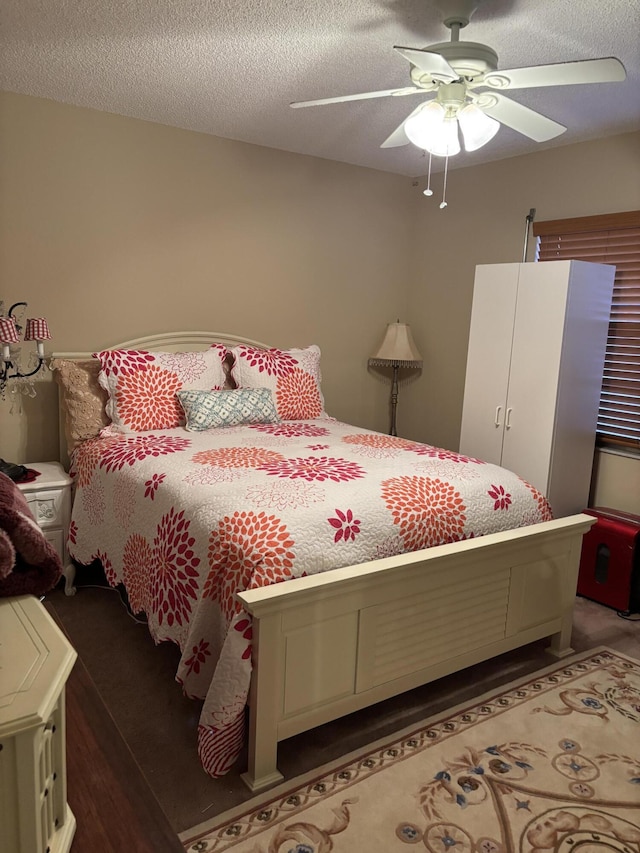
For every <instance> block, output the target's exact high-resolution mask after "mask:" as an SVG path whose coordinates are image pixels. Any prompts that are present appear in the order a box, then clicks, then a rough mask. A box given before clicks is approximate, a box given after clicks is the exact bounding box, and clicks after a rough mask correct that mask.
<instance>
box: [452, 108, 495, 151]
mask: <svg viewBox="0 0 640 853" xmlns="http://www.w3.org/2000/svg"><path fill="white" fill-rule="evenodd" d="M458 122H459V123H460V130H461V131H462V139H463V140H464V147H465V150H466V151H477V150H478V148H482V146H483V145H486V144H487V142H490V141H491V140H492V139H493V137H494V136H495V135H496V133H497V132H498V130H499V129H500V122H498V121H496V120H495V119H494V118H491V117H490V116H488V115H487V114H486V113H484V112H482V110H481V109H480V108H479V107H477V106H476V105H475V104H467V105H466V106H465V107H463V108H462V109H461V110H460V112H459V113H458Z"/></svg>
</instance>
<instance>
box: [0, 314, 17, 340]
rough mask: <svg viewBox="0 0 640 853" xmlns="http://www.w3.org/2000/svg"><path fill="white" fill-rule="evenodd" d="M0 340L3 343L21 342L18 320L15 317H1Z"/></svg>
mask: <svg viewBox="0 0 640 853" xmlns="http://www.w3.org/2000/svg"><path fill="white" fill-rule="evenodd" d="M0 341H1V342H2V343H3V344H17V343H20V338H19V336H18V329H17V328H16V321H15V320H14V319H13V317H0Z"/></svg>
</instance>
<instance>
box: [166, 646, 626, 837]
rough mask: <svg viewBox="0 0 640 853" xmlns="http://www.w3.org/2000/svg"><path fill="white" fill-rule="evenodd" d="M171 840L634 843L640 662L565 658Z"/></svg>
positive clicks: (607, 653)
mask: <svg viewBox="0 0 640 853" xmlns="http://www.w3.org/2000/svg"><path fill="white" fill-rule="evenodd" d="M472 675H473V670H470V677H472ZM309 736H310V737H312V736H313V733H310V735H309ZM180 838H181V841H182V843H183V845H184V847H185V849H186V850H187V851H189V853H214V852H215V853H223V851H224V853H227V851H229V853H329V851H331V853H347V851H348V853H378V851H379V853H394V851H398V853H402V851H405V853H409V849H410V848H411V846H414V849H416V850H420V849H424V848H427V850H429V851H431V853H451V851H453V852H454V853H511V851H519V853H552V851H553V853H573V851H577V850H578V849H579V848H580V853H596V851H605V850H606V851H608V853H611V851H618V853H640V662H639V661H635V660H631V659H630V658H627V657H625V656H623V655H621V654H620V653H618V652H614V651H612V650H610V649H605V648H600V649H597V650H592V651H590V652H588V653H583V654H581V655H574V656H573V657H571V658H566V659H565V660H563V661H562V662H560V663H557V662H556V663H555V664H554V665H553V666H550V667H547V668H545V669H543V670H541V671H539V672H537V673H536V674H535V676H534V677H528V678H527V679H525V680H521V681H519V682H517V683H515V682H514V683H512V684H510V685H508V686H507V687H506V688H504V687H503V688H502V689H501V690H500V691H494V692H492V693H491V694H486V695H484V696H482V697H480V698H479V699H478V700H476V701H474V702H473V704H469V703H466V704H465V705H464V706H459V707H457V708H455V709H452V710H450V711H448V712H447V713H446V714H443V715H439V716H438V717H437V718H433V719H430V720H427V721H425V722H424V723H423V724H421V725H420V726H418V727H416V726H413V727H412V728H411V730H407V731H404V732H402V733H400V734H398V735H395V736H394V737H393V738H391V739H387V740H386V741H384V742H383V741H380V742H378V743H376V744H374V745H372V746H370V747H368V748H366V749H363V750H360V751H358V752H357V753H352V754H351V755H349V756H346V757H345V758H343V759H342V760H340V761H339V762H334V763H333V764H332V765H327V766H325V767H323V768H321V769H319V770H316V771H314V772H313V773H310V774H308V775H307V776H305V777H299V778H298V779H295V780H292V781H290V782H289V783H284V784H282V785H280V786H279V787H278V788H277V789H272V790H271V791H268V792H266V793H265V794H263V795H262V796H261V797H258V798H255V799H252V800H251V801H249V802H247V803H245V804H244V806H242V807H240V808H238V809H236V810H234V811H233V812H227V813H226V814H225V815H221V816H219V817H218V818H217V819H214V820H211V821H209V823H208V824H201V825H200V826H198V827H195V828H193V829H191V830H189V831H187V832H184V833H182V834H181V836H180Z"/></svg>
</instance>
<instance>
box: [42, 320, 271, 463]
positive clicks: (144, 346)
mask: <svg viewBox="0 0 640 853" xmlns="http://www.w3.org/2000/svg"><path fill="white" fill-rule="evenodd" d="M214 343H216V344H224V345H225V346H226V347H229V348H231V347H234V346H238V344H246V345H247V346H252V347H257V348H259V349H269V346H270V345H269V344H265V343H262V342H261V341H254V340H251V339H250V338H242V337H240V336H239V335H230V334H228V333H226V332H164V333H161V334H158V335H146V336H145V337H143V338H132V339H131V340H129V341H122V342H121V343H117V344H112V345H110V346H108V347H102V349H130V350H151V351H159V352H189V351H190V350H198V349H208V347H210V346H211V344H214ZM94 352H95V350H94ZM52 358H53V359H56V358H60V359H66V360H68V361H86V360H87V359H90V358H93V352H56V353H54V354H53V356H52ZM58 429H59V436H60V461H61V462H62V464H63V465H64V466H65V468H68V466H69V453H68V450H67V441H66V433H65V413H64V411H63V408H62V406H61V405H58Z"/></svg>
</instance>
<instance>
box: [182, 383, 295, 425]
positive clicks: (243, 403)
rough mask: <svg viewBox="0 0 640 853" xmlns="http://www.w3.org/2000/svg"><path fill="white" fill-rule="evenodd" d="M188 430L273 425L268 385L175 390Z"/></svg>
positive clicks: (277, 420)
mask: <svg viewBox="0 0 640 853" xmlns="http://www.w3.org/2000/svg"><path fill="white" fill-rule="evenodd" d="M178 399H179V400H180V403H181V404H182V408H183V409H184V413H185V415H186V418H187V423H186V427H187V429H189V430H203V429H211V428H212V427H226V426H239V425H240V424H277V423H280V418H279V417H278V413H277V412H276V407H275V403H274V402H273V394H272V392H271V391H270V390H269V389H268V388H242V389H238V390H237V391H178Z"/></svg>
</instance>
